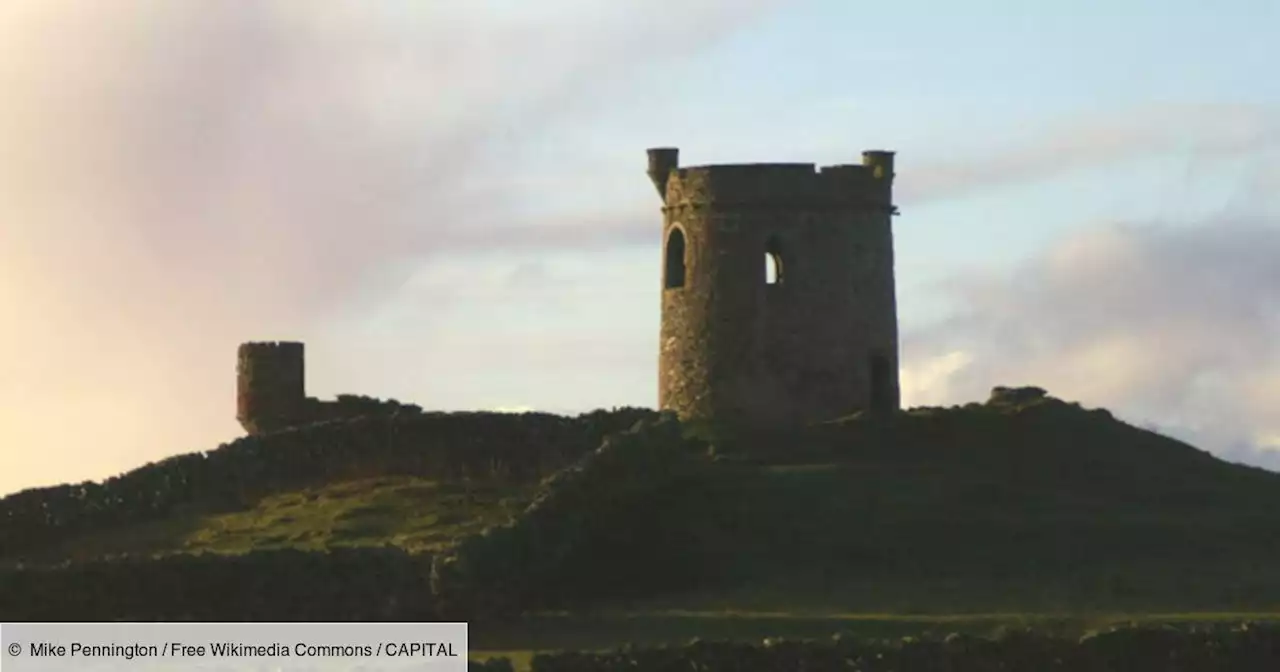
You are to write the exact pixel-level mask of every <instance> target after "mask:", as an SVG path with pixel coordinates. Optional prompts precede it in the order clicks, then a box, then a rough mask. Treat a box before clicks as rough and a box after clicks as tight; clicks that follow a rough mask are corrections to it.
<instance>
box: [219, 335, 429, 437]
mask: <svg viewBox="0 0 1280 672" xmlns="http://www.w3.org/2000/svg"><path fill="white" fill-rule="evenodd" d="M236 360H237V363H236V420H239V421H240V426H242V427H244V430H245V431H246V432H248V433H249V434H250V435H258V434H268V433H271V432H277V431H280V430H283V429H289V428H293V427H302V426H305V425H311V424H315V423H317V422H326V421H329V420H339V419H344V418H358V417H362V416H366V415H376V414H380V413H387V412H393V411H408V412H418V411H421V410H422V409H421V408H419V407H417V406H413V405H407V404H401V403H399V402H397V401H393V400H388V401H383V400H380V399H374V398H372V397H362V396H358V395H347V394H343V395H338V397H337V399H335V400H333V401H321V400H319V399H316V398H314V397H308V396H307V395H306V382H305V376H306V363H305V353H304V346H303V344H302V343H298V342H292V341H265V342H258V343H242V344H241V345H240V350H239V352H238V353H237V358H236Z"/></svg>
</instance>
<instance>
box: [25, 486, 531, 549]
mask: <svg viewBox="0 0 1280 672" xmlns="http://www.w3.org/2000/svg"><path fill="white" fill-rule="evenodd" d="M531 491H532V486H528V485H525V486H520V485H505V484H499V483H460V482H440V481H431V480H424V479H417V478H397V477H388V478H376V479H366V480H359V481H350V482H345V483H335V484H332V485H328V486H325V487H320V488H311V489H307V490H301V491H297V492H288V493H281V494H277V495H272V496H269V497H266V498H263V499H262V500H260V501H258V502H257V503H256V505H255V506H254V507H253V508H251V509H248V510H245V511H235V512H227V513H218V514H189V515H184V516H177V517H173V518H169V519H166V520H163V521H158V522H154V523H145V524H140V525H132V526H126V527H123V528H117V529H112V530H104V531H101V532H96V533H93V534H89V535H85V536H82V537H77V538H74V539H70V540H68V541H67V542H65V543H64V544H61V545H59V547H57V548H54V549H51V550H50V553H49V555H50V556H52V557H59V558H66V557H74V558H91V557H98V556H103V555H114V554H119V553H129V554H152V555H156V554H167V553H197V552H206V553H228V554H234V553H246V552H249V551H252V550H267V549H283V548H292V549H299V550H323V549H327V548H338V547H361V546H384V545H393V546H398V547H401V548H404V549H406V550H408V551H411V552H422V551H437V550H440V549H441V548H444V547H446V546H448V545H449V544H451V543H452V542H453V541H454V540H455V539H458V538H459V537H461V536H464V535H467V534H471V533H474V532H478V531H480V530H482V529H484V528H485V527H487V526H489V525H494V524H498V523H501V522H505V521H507V520H509V519H510V518H511V517H512V516H514V515H516V514H518V513H519V512H520V511H521V510H522V509H523V508H524V507H525V506H526V505H527V504H528V498H529V496H530V493H531Z"/></svg>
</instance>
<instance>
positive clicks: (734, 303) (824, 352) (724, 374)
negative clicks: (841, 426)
mask: <svg viewBox="0 0 1280 672" xmlns="http://www.w3.org/2000/svg"><path fill="white" fill-rule="evenodd" d="M893 158H894V156H893V153H892V152H885V151H868V152H864V153H863V156H862V163H861V164H856V165H839V166H829V167H824V168H821V169H820V170H819V169H817V168H816V167H815V165H814V164H746V165H714V166H698V167H686V168H681V167H679V165H678V163H679V162H678V150H676V149H671V148H662V149H651V150H649V175H650V177H651V178H652V180H653V183H654V185H655V186H656V187H657V189H658V193H659V195H660V196H661V197H662V199H663V209H662V212H663V228H662V233H663V236H662V239H663V261H664V263H663V277H662V287H663V289H662V332H661V345H660V348H661V350H660V355H659V371H658V389H659V393H658V396H659V399H658V403H659V406H660V407H661V408H663V409H670V410H674V411H676V412H677V413H678V414H679V415H680V416H682V417H685V418H691V419H695V418H696V419H724V420H735V421H754V422H767V423H786V424H790V423H808V422H815V421H822V420H828V419H832V418H836V417H840V416H842V415H846V414H848V413H851V412H853V411H855V410H859V409H873V410H887V409H896V408H898V406H899V389H898V328H897V301H896V296H895V290H894V271H893V234H892V221H891V220H892V215H893V214H895V209H894V206H893V199H892V184H893V176H894V172H893ZM769 264H773V265H774V266H775V268H776V269H777V272H776V274H775V277H773V278H767V277H766V273H767V272H766V266H767V265H769Z"/></svg>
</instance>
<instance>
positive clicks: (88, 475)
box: [0, 0, 1280, 494]
mask: <svg viewBox="0 0 1280 672" xmlns="http://www.w3.org/2000/svg"><path fill="white" fill-rule="evenodd" d="M1278 33H1280V4H1277V3H1275V2H1273V1H1271V0H1254V1H1247V0H1220V1H1219V2H1216V3H1203V2H1192V1H1191V0H1163V1H1161V2H1155V1H1154V0H1152V1H1146V0H1107V1H1106V2H1101V1H1096V0H1082V1H1081V2H1077V3H1057V4H1050V3H1024V2H1014V1H1013V0H1001V1H996V0H986V1H976V0H975V1H973V2H967V3H951V2H943V1H941V0H902V1H900V2H895V3H853V2H847V0H791V1H789V2H777V1H771V0H682V1H681V2H679V3H675V2H665V1H664V0H648V1H646V2H639V1H638V0H612V1H611V2H609V3H601V2H597V1H587V0H545V1H543V2H538V3H527V2H515V1H514V0H485V1H481V0H459V1H457V2H449V1H445V0H437V1H434V2H423V1H420V0H385V1H384V2H379V3H367V2H354V1H343V0H335V1H333V2H325V3H315V2H308V1H306V0H296V1H271V0H263V1H261V2H254V3H224V2H198V1H196V0H192V1H190V2H181V3H179V2H172V1H171V0H115V1H113V2H111V3H85V2H73V1H71V0H6V1H5V2H4V3H0V351H3V352H4V353H6V356H5V357H4V358H3V359H0V494H2V493H7V492H13V491H17V490H20V489H23V488H28V487H35V486H45V485H53V484H57V483H63V482H77V481H82V480H98V479H101V478H105V477H108V476H111V475H114V474H118V473H121V472H124V471H127V470H129V469H132V468H134V467H137V466H140V465H142V464H144V463H146V462H149V461H154V460H159V459H162V458H164V457H167V456H170V455H175V454H180V453H187V452H192V451H198V450H209V449H212V448H215V447H217V446H218V445H219V444H220V443H223V442H227V441H230V440H232V439H234V438H236V437H238V436H240V435H241V434H242V430H241V429H240V427H239V426H238V425H237V424H236V422H235V419H234V415H235V351H236V346H237V345H238V344H239V343H240V342H242V341H249V340H302V341H305V342H306V343H307V377H308V380H307V385H308V392H309V393H310V394H312V395H313V396H318V397H321V398H328V397H332V396H333V395H335V394H337V393H347V392H350V393H360V394H369V395H374V396H380V397H392V398H396V399H400V400H402V401H409V402H414V403H418V404H420V405H422V406H424V407H426V408H431V409H442V410H459V409H524V408H531V409H538V410H546V411H551V412H561V413H576V412H580V411H585V410H589V409H593V408H598V407H605V408H608V407H612V406H623V405H635V406H653V405H654V404H655V403H656V396H657V380H656V368H657V337H658V322H659V313H658V307H659V291H660V290H659V282H660V280H659V270H660V265H659V264H660V258H661V254H660V245H661V238H660V226H661V215H660V212H659V207H660V203H659V202H658V199H657V196H656V195H655V194H654V192H653V187H652V185H651V184H650V182H649V180H648V178H647V177H646V175H645V169H646V158H645V152H644V150H645V149H646V148H648V147H653V146H676V147H679V148H680V149H681V162H682V164H684V165H696V164H700V163H734V162H773V161H803V162H814V163H818V164H824V165H825V164H833V163H850V162H857V161H858V160H859V156H860V153H861V152H862V151H863V150H865V149H890V150H894V151H897V152H898V161H897V173H898V179H897V182H896V190H895V191H896V193H895V196H896V200H897V203H898V205H899V207H900V209H901V212H902V214H901V216H900V217H898V218H896V219H895V222H894V225H895V236H896V238H895V241H896V242H895V244H896V256H897V278H898V297H899V318H900V325H901V333H902V357H903V362H902V371H901V376H902V384H903V391H904V402H905V403H906V404H907V405H913V406H914V405H949V404H953V403H964V402H968V401H972V400H982V399H984V398H985V397H986V395H987V394H988V392H989V390H990V388H991V387H993V386H996V385H1023V384H1034V385H1038V386H1040V387H1044V388H1046V389H1047V390H1049V392H1050V393H1051V394H1053V395H1055V396H1058V397H1060V398H1063V399H1067V400H1071V401H1078V402H1080V403H1082V404H1083V405H1085V406H1088V407H1098V406H1102V407H1106V408H1109V409H1111V410H1112V411H1114V412H1115V413H1116V414H1118V415H1119V416H1120V417H1122V418H1124V419H1125V420H1127V421H1129V422H1132V423H1134V424H1137V425H1140V426H1144V427H1150V428H1154V429H1157V430H1159V431H1162V432H1164V433H1167V434H1170V435H1172V436H1176V437H1178V438H1182V439H1184V440H1187V441H1190V442H1192V443H1194V444H1195V445H1197V446H1198V447H1201V448H1204V449H1206V450H1210V451H1212V452H1213V453H1215V454H1217V455H1219V456H1221V457H1223V458H1224V459H1229V460H1232V461H1237V462H1246V463H1250V464H1257V465H1262V466H1268V467H1270V468H1272V469H1277V470H1280V263H1278V261H1277V260H1280V78H1276V77H1275V76H1274V64H1275V63H1277V62H1280V42H1278V41H1276V40H1275V39H1274V36H1275V35H1276V34H1278Z"/></svg>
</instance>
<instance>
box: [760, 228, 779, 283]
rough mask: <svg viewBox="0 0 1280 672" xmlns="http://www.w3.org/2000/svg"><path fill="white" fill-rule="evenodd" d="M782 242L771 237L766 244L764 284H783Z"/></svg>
mask: <svg viewBox="0 0 1280 672" xmlns="http://www.w3.org/2000/svg"><path fill="white" fill-rule="evenodd" d="M782 278H783V275H782V243H780V242H779V241H778V239H777V238H770V239H769V241H768V242H767V243H765V246H764V284H766V285H781V284H782Z"/></svg>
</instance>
